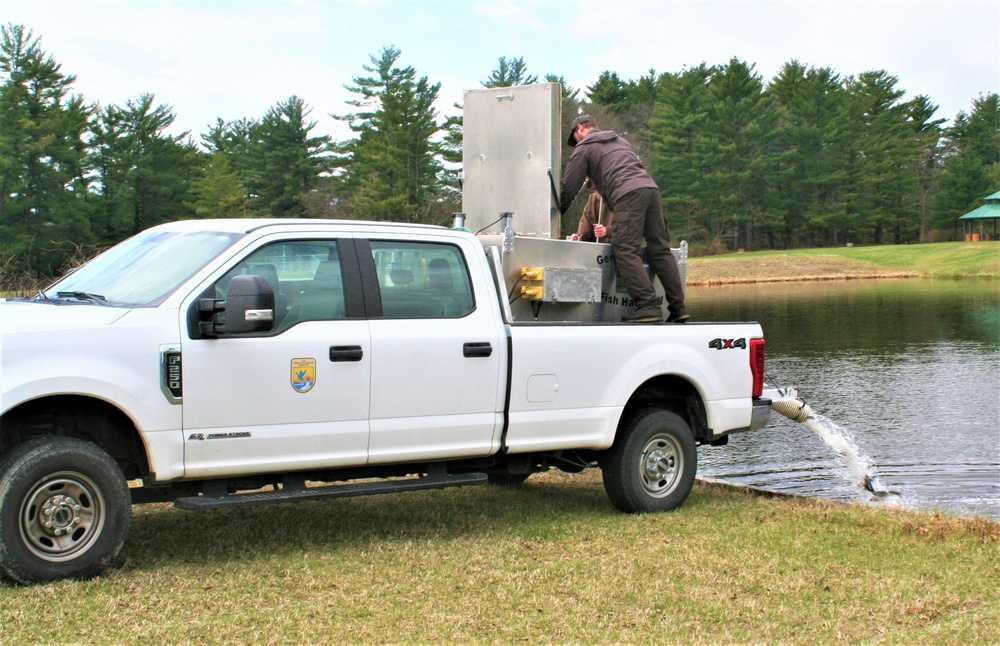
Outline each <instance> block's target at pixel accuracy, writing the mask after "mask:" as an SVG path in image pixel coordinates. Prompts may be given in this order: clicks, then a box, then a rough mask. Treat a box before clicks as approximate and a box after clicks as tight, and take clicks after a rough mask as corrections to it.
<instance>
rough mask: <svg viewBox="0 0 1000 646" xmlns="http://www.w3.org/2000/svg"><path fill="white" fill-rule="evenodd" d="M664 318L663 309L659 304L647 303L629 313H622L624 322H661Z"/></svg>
mask: <svg viewBox="0 0 1000 646" xmlns="http://www.w3.org/2000/svg"><path fill="white" fill-rule="evenodd" d="M662 320H663V310H661V309H660V306H659V305H647V306H646V307H640V308H639V309H637V310H635V311H634V312H631V313H629V314H624V315H622V323H659V322H660V321H662Z"/></svg>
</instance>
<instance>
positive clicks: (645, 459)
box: [639, 433, 684, 498]
mask: <svg viewBox="0 0 1000 646" xmlns="http://www.w3.org/2000/svg"><path fill="white" fill-rule="evenodd" d="M682 455H683V450H682V449H681V446H680V443H679V442H678V441H677V440H676V439H674V437H673V436H672V435H668V434H666V433H663V434H660V435H656V436H654V437H652V438H651V439H650V440H649V441H648V442H646V446H644V447H643V449H642V454H641V455H640V458H639V480H640V482H641V483H642V488H643V489H644V490H645V491H646V493H647V494H649V495H650V496H652V497H654V498H662V497H664V496H667V495H669V494H670V492H672V491H673V490H674V489H675V488H676V487H677V483H678V482H680V479H681V475H682V474H683V472H684V464H683V460H682Z"/></svg>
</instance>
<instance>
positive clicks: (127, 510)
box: [0, 437, 132, 584]
mask: <svg viewBox="0 0 1000 646" xmlns="http://www.w3.org/2000/svg"><path fill="white" fill-rule="evenodd" d="M131 514H132V503H131V498H130V495H129V490H128V483H127V482H126V481H125V477H124V476H123V475H122V472H121V469H119V468H118V465H117V464H116V463H115V461H114V460H113V459H111V457H110V456H109V455H108V454H107V453H105V452H104V451H102V450H101V449H100V448H98V447H97V446H95V445H94V444H91V443H89V442H84V441H82V440H78V439H74V438H67V437H44V438H38V439H35V440H31V441H29V442H26V443H25V444H22V445H21V446H19V447H17V448H16V449H15V450H14V451H13V452H12V453H11V454H10V455H9V456H8V457H7V459H6V460H5V461H4V462H3V464H2V465H0V570H2V572H3V574H5V575H7V576H8V577H10V578H11V579H13V580H14V581H17V582H18V583H26V584H31V583H41V582H45V581H56V580H59V579H87V578H90V577H93V576H96V575H98V574H100V573H101V571H103V570H104V568H105V567H106V566H107V564H108V562H109V561H110V560H111V559H112V558H114V556H115V555H116V554H117V553H118V551H119V550H120V549H121V547H122V545H123V544H124V543H125V537H126V535H127V534H128V528H129V524H130V522H131Z"/></svg>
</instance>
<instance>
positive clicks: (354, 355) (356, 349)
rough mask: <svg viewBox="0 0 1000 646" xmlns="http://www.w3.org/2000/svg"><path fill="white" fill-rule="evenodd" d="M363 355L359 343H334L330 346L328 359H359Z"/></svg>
mask: <svg viewBox="0 0 1000 646" xmlns="http://www.w3.org/2000/svg"><path fill="white" fill-rule="evenodd" d="M364 356H365V353H364V351H363V350H362V349H361V346H360V345H335V346H333V347H331V348H330V361H361V358H362V357H364Z"/></svg>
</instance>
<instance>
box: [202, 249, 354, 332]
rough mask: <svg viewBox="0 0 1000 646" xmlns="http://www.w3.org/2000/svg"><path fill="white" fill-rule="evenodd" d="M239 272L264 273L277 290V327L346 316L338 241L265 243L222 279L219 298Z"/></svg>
mask: <svg viewBox="0 0 1000 646" xmlns="http://www.w3.org/2000/svg"><path fill="white" fill-rule="evenodd" d="M239 274H255V275H257V276H260V277H262V278H263V279H264V280H266V281H267V282H268V284H269V285H270V286H271V289H272V290H274V310H275V311H274V327H275V329H284V328H288V327H290V326H292V325H294V324H296V323H300V322H302V321H322V320H332V319H342V318H344V317H345V316H346V312H345V306H344V282H343V277H342V275H343V274H342V272H341V269H340V253H339V252H338V249H337V243H336V242H335V241H331V240H324V241H295V242H278V243H274V244H270V245H267V246H265V247H261V248H260V249H258V250H257V251H255V252H254V253H252V254H251V255H249V256H247V258H245V259H244V260H243V261H242V262H241V263H240V264H239V265H238V266H237V267H236V268H235V269H233V271H231V272H229V273H228V274H226V276H225V277H224V278H223V279H222V280H220V281H219V284H218V286H217V288H216V293H217V294H219V298H224V292H225V288H226V287H227V286H228V284H229V281H230V280H232V279H233V276H237V275H239Z"/></svg>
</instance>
